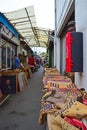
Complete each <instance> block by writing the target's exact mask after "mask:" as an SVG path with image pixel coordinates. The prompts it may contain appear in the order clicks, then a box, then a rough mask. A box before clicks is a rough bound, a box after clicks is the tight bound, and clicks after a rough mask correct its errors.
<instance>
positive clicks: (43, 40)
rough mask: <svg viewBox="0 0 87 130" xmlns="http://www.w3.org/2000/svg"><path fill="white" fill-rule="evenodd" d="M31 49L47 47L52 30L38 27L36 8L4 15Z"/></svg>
mask: <svg viewBox="0 0 87 130" xmlns="http://www.w3.org/2000/svg"><path fill="white" fill-rule="evenodd" d="M4 15H5V16H6V17H7V18H8V20H9V21H10V22H11V23H12V24H13V26H14V27H15V28H16V29H17V30H18V32H19V33H20V35H21V36H22V37H23V40H25V41H26V42H27V44H28V46H30V47H38V46H39V47H47V42H48V35H49V33H50V31H51V30H50V29H44V28H39V27H37V23H36V18H35V13H34V7H33V6H29V7H26V8H22V9H19V10H16V11H12V12H7V13H4Z"/></svg>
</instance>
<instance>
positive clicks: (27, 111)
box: [0, 68, 46, 130]
mask: <svg viewBox="0 0 87 130" xmlns="http://www.w3.org/2000/svg"><path fill="white" fill-rule="evenodd" d="M42 77H43V68H40V69H39V70H38V72H35V73H34V74H33V75H32V77H31V78H30V79H29V85H28V87H26V88H25V89H24V91H23V92H20V93H18V94H16V95H12V96H10V97H9V98H8V99H7V100H6V101H5V103H3V104H2V105H1V107H0V130H46V126H45V125H41V126H40V125H39V124H38V117H39V110H40V99H41V96H42V87H43V84H42Z"/></svg>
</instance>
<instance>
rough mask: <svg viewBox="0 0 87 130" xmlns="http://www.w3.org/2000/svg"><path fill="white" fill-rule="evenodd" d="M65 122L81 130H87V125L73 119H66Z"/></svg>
mask: <svg viewBox="0 0 87 130" xmlns="http://www.w3.org/2000/svg"><path fill="white" fill-rule="evenodd" d="M64 120H65V121H67V122H68V123H69V124H71V125H73V126H75V127H77V128H79V129H81V130H87V128H86V125H85V124H84V123H83V122H82V121H80V120H78V119H75V118H72V117H65V118H64Z"/></svg>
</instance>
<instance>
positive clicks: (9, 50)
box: [1, 41, 16, 69]
mask: <svg viewBox="0 0 87 130" xmlns="http://www.w3.org/2000/svg"><path fill="white" fill-rule="evenodd" d="M4 42H5V41H4ZM15 51H16V46H14V45H12V44H10V43H5V45H4V46H3V47H2V50H1V52H2V53H1V54H2V69H11V68H12V63H13V56H14V54H15Z"/></svg>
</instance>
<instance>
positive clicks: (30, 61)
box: [28, 57, 35, 66]
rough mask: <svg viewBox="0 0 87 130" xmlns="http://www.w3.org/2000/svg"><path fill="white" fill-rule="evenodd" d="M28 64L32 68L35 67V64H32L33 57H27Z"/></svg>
mask: <svg viewBox="0 0 87 130" xmlns="http://www.w3.org/2000/svg"><path fill="white" fill-rule="evenodd" d="M28 63H29V65H32V66H34V65H35V64H34V58H33V57H29V59H28Z"/></svg>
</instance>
